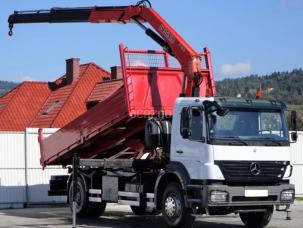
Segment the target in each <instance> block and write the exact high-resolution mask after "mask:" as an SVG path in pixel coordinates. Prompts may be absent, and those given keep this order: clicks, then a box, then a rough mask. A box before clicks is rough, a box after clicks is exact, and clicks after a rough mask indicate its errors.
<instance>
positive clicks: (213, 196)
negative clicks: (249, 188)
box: [210, 190, 228, 203]
mask: <svg viewBox="0 0 303 228" xmlns="http://www.w3.org/2000/svg"><path fill="white" fill-rule="evenodd" d="M210 201H211V202H214V203H224V202H227V201H228V193H227V192H223V191H216V190H215V191H211V193H210Z"/></svg>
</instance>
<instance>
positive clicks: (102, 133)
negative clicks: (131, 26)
mask: <svg viewBox="0 0 303 228" xmlns="http://www.w3.org/2000/svg"><path fill="white" fill-rule="evenodd" d="M120 56H121V65H122V72H123V83H120V84H119V83H118V84H117V83H115V86H112V87H109V84H110V83H111V82H110V81H108V82H102V83H99V84H98V89H99V90H100V91H106V96H105V97H103V100H102V101H101V102H99V103H98V104H97V105H95V106H94V107H93V108H91V109H89V110H88V111H87V112H86V113H84V114H83V115H81V116H80V117H78V118H77V119H75V120H74V121H72V122H70V123H69V124H67V125H66V126H64V127H63V128H62V129H60V130H59V131H57V132H56V133H55V134H53V135H51V136H50V137H48V138H44V139H43V138H42V137H40V138H39V141H40V148H41V165H42V166H43V167H45V166H46V165H58V164H59V165H68V164H70V163H71V160H72V156H73V154H74V153H78V154H79V155H80V157H82V158H94V157H97V156H98V157H100V156H101V157H110V156H112V155H114V154H115V153H118V152H120V151H121V150H124V149H125V145H127V147H133V148H140V147H141V148H142V144H141V145H140V143H139V142H134V141H132V137H133V136H135V135H137V134H141V133H142V132H143V131H144V125H145V121H146V119H147V118H148V117H149V116H155V115H166V116H171V115H172V113H173V106H174V103H175V100H176V98H177V97H178V96H179V94H180V92H181V89H182V77H183V72H182V70H181V68H180V65H179V63H178V62H177V61H176V59H174V58H172V57H170V56H169V55H168V54H167V53H166V52H163V51H149V50H145V51H142V50H129V49H127V48H124V46H123V45H122V44H121V45H120ZM201 57H202V58H204V60H205V61H204V62H206V61H207V60H208V61H210V57H209V52H204V53H201ZM202 62H203V61H202ZM210 65H211V64H210ZM208 66H209V64H208V63H207V64H205V66H202V71H203V70H204V71H205V73H206V72H208V73H210V70H211V69H209V67H208ZM211 73H212V72H211ZM106 86H107V87H108V88H112V91H111V92H108V91H107V90H106V89H104V88H105V87H106ZM102 88H103V90H102ZM201 91H203V89H201ZM204 92H205V91H203V93H204ZM100 96H101V97H102V96H103V95H102V94H100ZM40 133H41V134H42V132H40ZM122 144H124V147H121V145H122ZM130 145H131V146H130Z"/></svg>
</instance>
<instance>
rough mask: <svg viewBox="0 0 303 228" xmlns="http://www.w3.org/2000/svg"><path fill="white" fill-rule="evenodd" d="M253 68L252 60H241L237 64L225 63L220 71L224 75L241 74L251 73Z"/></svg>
mask: <svg viewBox="0 0 303 228" xmlns="http://www.w3.org/2000/svg"><path fill="white" fill-rule="evenodd" d="M251 69H252V66H251V63H250V62H239V63H235V64H223V65H222V66H221V67H220V70H219V73H220V74H221V75H222V76H239V75H241V74H246V73H250V72H251Z"/></svg>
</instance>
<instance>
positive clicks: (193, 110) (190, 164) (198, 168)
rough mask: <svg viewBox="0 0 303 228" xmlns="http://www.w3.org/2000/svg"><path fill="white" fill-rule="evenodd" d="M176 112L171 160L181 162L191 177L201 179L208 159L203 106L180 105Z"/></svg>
mask: <svg viewBox="0 0 303 228" xmlns="http://www.w3.org/2000/svg"><path fill="white" fill-rule="evenodd" d="M177 112H178V113H175V114H176V115H175V117H174V121H173V135H172V144H171V145H172V147H171V160H172V161H178V162H180V163H182V164H183V165H184V166H185V168H186V169H187V171H188V173H189V175H190V177H191V179H201V178H202V177H203V175H202V173H203V166H204V163H205V162H206V161H207V160H208V153H207V149H208V148H207V145H206V130H205V117H204V110H203V107H202V106H191V107H182V108H181V109H179V110H178V111H177Z"/></svg>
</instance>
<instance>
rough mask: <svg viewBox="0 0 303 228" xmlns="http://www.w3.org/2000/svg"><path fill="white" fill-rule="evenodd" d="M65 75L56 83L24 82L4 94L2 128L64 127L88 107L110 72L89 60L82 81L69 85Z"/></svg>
mask: <svg viewBox="0 0 303 228" xmlns="http://www.w3.org/2000/svg"><path fill="white" fill-rule="evenodd" d="M65 77H66V76H65V75H64V76H62V77H60V78H59V79H58V80H56V81H55V82H53V83H47V82H23V83H21V84H20V85H18V86H17V87H16V88H15V89H13V90H11V91H10V92H8V93H6V94H5V95H4V96H2V97H0V131H23V130H24V129H25V128H27V127H37V128H49V127H52V128H61V127H63V126H64V125H66V124H67V123H69V122H70V121H72V120H73V119H75V118H77V117H78V116H80V115H81V114H83V113H84V112H85V111H86V110H87V109H86V101H87V99H88V97H89V96H90V94H91V93H92V90H93V89H94V88H95V86H96V84H97V83H98V82H101V81H102V80H103V79H105V78H106V79H107V78H109V77H110V73H109V72H107V71H105V70H104V69H102V68H101V67H99V66H98V65H96V64H94V63H89V64H83V65H80V77H79V80H75V81H73V82H72V83H71V84H69V85H65V84H64V83H65V80H64V79H65Z"/></svg>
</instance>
